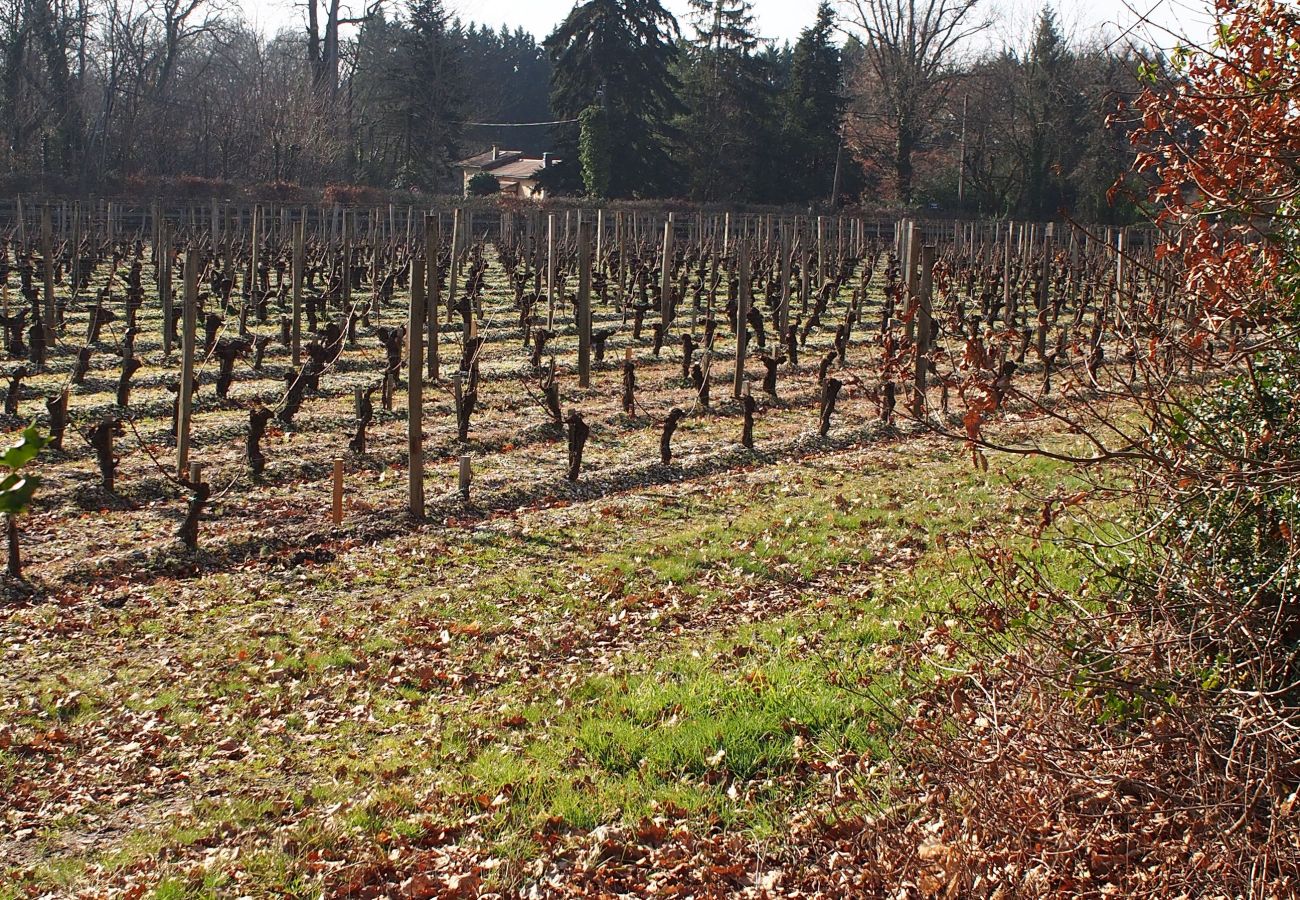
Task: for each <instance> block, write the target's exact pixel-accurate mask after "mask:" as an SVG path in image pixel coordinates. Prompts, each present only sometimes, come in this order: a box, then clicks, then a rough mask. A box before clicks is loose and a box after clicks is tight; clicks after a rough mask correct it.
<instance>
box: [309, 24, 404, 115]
mask: <svg viewBox="0 0 1300 900" xmlns="http://www.w3.org/2000/svg"><path fill="white" fill-rule="evenodd" d="M302 5H303V6H304V7H306V10H307V61H308V62H309V63H310V65H311V75H312V84H314V85H315V86H316V90H317V92H318V93H319V94H320V95H322V96H323V97H326V98H327V99H331V100H332V99H333V98H334V95H335V94H336V93H337V92H338V88H339V30H340V29H341V28H343V27H344V26H346V25H360V24H361V23H363V22H365V21H367V20H368V19H369V18H370V17H371V16H373V15H374V14H375V13H377V12H378V11H379V10H380V9H381V8H382V7H383V5H384V0H370V2H369V3H367V4H366V6H365V7H364V11H363V12H362V13H361V14H360V15H352V14H351V13H350V12H349V11H348V10H345V9H344V8H343V5H342V0H323V2H322V0H305V2H304V3H303V4H302ZM322 13H324V20H325V21H324V27H323V29H322V23H321V17H322V16H321V14H322Z"/></svg>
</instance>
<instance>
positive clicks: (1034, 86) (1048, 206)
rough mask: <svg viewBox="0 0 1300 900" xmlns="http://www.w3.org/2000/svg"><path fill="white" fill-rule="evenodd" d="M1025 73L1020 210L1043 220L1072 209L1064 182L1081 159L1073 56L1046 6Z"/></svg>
mask: <svg viewBox="0 0 1300 900" xmlns="http://www.w3.org/2000/svg"><path fill="white" fill-rule="evenodd" d="M1025 68H1026V72H1025V114H1026V118H1027V122H1028V129H1029V131H1028V139H1027V145H1026V147H1025V171H1024V182H1023V184H1024V194H1023V196H1022V197H1021V202H1020V209H1021V212H1022V214H1024V215H1026V216H1030V217H1033V218H1038V219H1048V218H1053V217H1055V216H1056V214H1057V212H1058V211H1059V210H1060V209H1062V208H1063V207H1068V206H1071V205H1072V204H1073V201H1074V196H1073V192H1072V191H1071V190H1070V184H1069V181H1068V178H1067V176H1068V174H1069V173H1070V172H1071V171H1072V170H1073V169H1074V167H1075V166H1076V165H1077V164H1078V161H1079V159H1080V157H1081V156H1082V153H1081V147H1080V143H1079V141H1078V140H1077V135H1078V132H1079V126H1080V121H1081V118H1082V114H1083V98H1082V94H1081V93H1080V91H1079V88H1078V85H1077V83H1076V72H1075V65H1074V54H1073V53H1071V51H1070V49H1069V48H1068V47H1067V46H1066V44H1065V39H1064V37H1063V36H1062V35H1061V31H1060V28H1059V27H1058V26H1057V22H1056V14H1055V13H1054V12H1053V11H1052V8H1051V7H1050V6H1045V7H1043V10H1042V12H1041V13H1039V16H1038V27H1037V29H1036V31H1035V34H1034V46H1033V48H1032V50H1031V51H1030V55H1029V59H1028V60H1027V61H1026V66H1025Z"/></svg>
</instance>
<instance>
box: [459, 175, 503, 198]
mask: <svg viewBox="0 0 1300 900" xmlns="http://www.w3.org/2000/svg"><path fill="white" fill-rule="evenodd" d="M466 189H467V190H468V191H469V194H470V196H471V197H489V196H491V195H492V194H498V193H500V192H501V182H500V180H498V179H497V177H496V176H495V175H493V174H492V173H491V172H479V173H478V174H477V175H475V176H474V177H473V178H471V179H470V180H469V185H468V187H467V188H466Z"/></svg>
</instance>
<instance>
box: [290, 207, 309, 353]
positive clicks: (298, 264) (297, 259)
mask: <svg viewBox="0 0 1300 900" xmlns="http://www.w3.org/2000/svg"><path fill="white" fill-rule="evenodd" d="M306 230H307V223H306V222H299V223H298V224H297V226H296V227H295V228H294V229H293V330H292V331H291V332H290V336H289V347H290V349H291V350H292V351H293V364H294V365H295V366H299V365H302V270H303V253H304V249H305V247H304V245H305V244H306V240H307V237H306Z"/></svg>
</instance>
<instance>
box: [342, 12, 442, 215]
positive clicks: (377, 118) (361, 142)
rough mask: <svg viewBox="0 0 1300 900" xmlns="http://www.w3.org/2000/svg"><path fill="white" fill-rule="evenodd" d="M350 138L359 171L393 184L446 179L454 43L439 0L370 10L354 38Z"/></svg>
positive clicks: (424, 184) (435, 184)
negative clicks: (391, 17) (396, 14)
mask: <svg viewBox="0 0 1300 900" xmlns="http://www.w3.org/2000/svg"><path fill="white" fill-rule="evenodd" d="M358 60H359V63H358V72H357V76H356V78H355V82H356V84H355V96H356V98H357V99H358V100H360V101H361V102H360V103H359V106H360V110H359V112H360V116H359V117H358V118H357V121H356V122H355V124H354V128H355V132H354V140H353V142H352V143H353V146H354V147H355V152H356V154H357V168H358V172H359V174H361V175H362V177H363V178H364V179H366V180H372V181H378V182H380V183H386V184H391V185H394V186H397V187H404V188H416V189H419V190H423V191H429V192H432V191H435V190H437V189H439V188H442V187H445V186H446V182H447V176H448V173H449V171H450V168H449V167H450V164H451V162H452V160H453V159H454V158H455V156H456V154H457V150H458V144H459V137H460V128H459V125H458V124H457V123H458V122H459V121H460V119H461V112H460V102H461V96H462V90H463V89H462V84H461V78H460V45H459V43H458V41H457V39H456V35H454V34H453V33H452V31H451V29H450V27H449V23H448V19H447V14H446V12H445V10H444V9H443V5H442V0H409V2H408V4H407V8H406V18H405V21H402V22H396V23H392V22H388V21H387V20H386V19H385V18H384V16H383V15H382V14H381V13H376V14H375V15H374V16H372V17H371V19H370V20H369V21H368V22H367V23H366V24H365V26H364V27H363V29H362V32H361V35H360V37H359V39H358Z"/></svg>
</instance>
